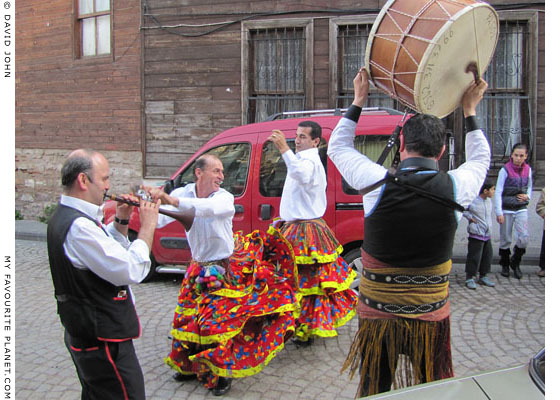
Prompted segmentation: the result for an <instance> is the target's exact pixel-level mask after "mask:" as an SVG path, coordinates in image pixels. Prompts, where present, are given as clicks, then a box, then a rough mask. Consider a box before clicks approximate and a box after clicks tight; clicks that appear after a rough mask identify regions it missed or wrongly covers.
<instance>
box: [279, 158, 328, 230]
mask: <svg viewBox="0 0 560 400" xmlns="http://www.w3.org/2000/svg"><path fill="white" fill-rule="evenodd" d="M282 158H283V159H284V162H285V163H286V166H287V167H288V175H287V176H286V181H285V182H284V189H283V191H282V199H281V200H280V218H281V219H283V220H284V221H294V220H308V219H315V218H321V217H322V216H323V214H325V210H326V209H327V194H326V192H325V191H326V189H327V177H326V175H325V168H324V167H323V164H322V163H321V158H320V157H319V150H318V149H317V148H316V147H314V148H311V149H307V150H303V151H300V152H298V153H297V154H294V152H293V151H292V150H288V151H286V152H284V153H283V154H282Z"/></svg>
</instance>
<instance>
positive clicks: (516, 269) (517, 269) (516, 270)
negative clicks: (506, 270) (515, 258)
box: [511, 265, 523, 279]
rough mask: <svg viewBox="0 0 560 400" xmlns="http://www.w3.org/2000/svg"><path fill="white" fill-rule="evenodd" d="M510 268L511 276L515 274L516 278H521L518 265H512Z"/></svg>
mask: <svg viewBox="0 0 560 400" xmlns="http://www.w3.org/2000/svg"><path fill="white" fill-rule="evenodd" d="M511 269H513V276H515V277H516V278H517V279H521V278H522V277H523V273H521V268H519V265H517V266H515V267H514V266H512V267H511Z"/></svg>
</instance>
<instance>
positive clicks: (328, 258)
mask: <svg viewBox="0 0 560 400" xmlns="http://www.w3.org/2000/svg"><path fill="white" fill-rule="evenodd" d="M280 231H281V232H282V234H283V235H284V236H285V237H286V239H287V240H288V241H289V242H290V244H291V245H292V248H293V250H294V255H295V260H296V264H297V269H298V278H299V288H298V299H299V301H300V309H299V310H298V311H297V312H296V313H295V317H296V319H297V321H296V332H295V334H296V337H297V338H298V339H299V340H301V341H307V340H309V338H310V337H313V336H319V337H332V336H336V335H337V333H336V328H338V327H340V326H342V325H344V324H346V323H347V322H348V321H350V319H352V317H354V315H356V305H357V302H358V297H357V295H356V293H355V292H354V291H353V290H352V289H350V285H351V283H352V282H353V281H354V279H355V278H356V272H354V271H353V270H352V268H350V266H349V265H348V264H347V263H346V262H345V261H344V259H343V258H342V257H341V256H340V254H341V253H342V246H341V245H340V243H339V242H338V240H337V239H336V238H335V236H334V233H333V231H332V230H331V229H330V228H329V226H328V225H327V224H326V222H325V221H324V220H323V219H322V218H319V219H314V220H308V221H297V222H284V224H283V225H282V226H281V227H280Z"/></svg>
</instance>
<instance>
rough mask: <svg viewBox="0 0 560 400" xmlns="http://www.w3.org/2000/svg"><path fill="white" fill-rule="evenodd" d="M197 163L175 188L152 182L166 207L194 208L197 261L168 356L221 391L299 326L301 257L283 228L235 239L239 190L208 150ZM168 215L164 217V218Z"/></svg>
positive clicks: (184, 288)
mask: <svg viewBox="0 0 560 400" xmlns="http://www.w3.org/2000/svg"><path fill="white" fill-rule="evenodd" d="M193 167H194V174H195V182H194V183H191V184H188V185H186V186H185V187H182V188H177V189H175V190H173V191H172V192H171V193H170V194H169V195H168V194H166V193H164V192H163V191H162V190H161V189H154V188H146V189H147V190H148V192H149V193H150V194H151V196H152V198H154V199H161V201H162V203H164V204H166V205H165V206H162V207H166V208H168V207H171V208H174V209H179V210H185V211H186V210H191V209H193V208H194V212H195V217H194V221H193V224H192V227H191V228H190V230H189V231H188V232H187V238H188V242H189V246H190V249H191V253H192V261H191V264H190V265H189V268H188V270H187V272H186V273H185V277H184V279H183V282H182V285H181V290H180V292H179V299H178V304H177V308H176V309H175V316H174V319H173V328H172V330H171V336H172V337H173V341H172V345H171V351H170V353H169V355H168V357H166V359H165V362H166V364H167V365H169V366H170V367H171V368H172V369H174V370H175V371H177V373H176V374H175V375H174V378H175V379H176V380H178V381H183V380H188V379H192V378H194V377H195V376H196V378H197V379H199V380H200V381H201V382H203V384H204V386H205V387H206V388H208V389H211V390H212V393H213V394H214V395H216V396H222V395H224V394H225V393H227V392H228V391H229V390H230V388H231V380H232V379H231V377H235V378H241V377H245V376H250V375H254V374H256V373H258V372H259V371H261V369H262V368H263V367H264V366H265V365H266V364H267V363H268V361H270V359H271V358H272V357H274V356H275V355H276V353H277V352H279V351H280V350H281V349H282V348H283V347H284V340H285V338H286V337H290V336H291V334H292V333H293V330H294V325H295V320H294V317H293V315H292V313H291V311H294V310H296V309H297V298H296V293H295V292H296V283H295V278H294V277H293V272H294V262H293V258H292V257H290V255H291V251H290V247H289V244H288V243H287V242H286V240H285V239H284V238H283V237H281V235H280V233H279V232H278V231H274V232H270V233H264V232H259V231H255V232H253V233H251V234H249V235H246V236H242V235H241V234H239V233H238V234H236V236H235V239H234V235H233V232H232V219H233V216H234V214H235V208H234V198H233V196H232V195H231V194H230V193H229V192H228V191H226V190H225V189H222V188H221V187H220V185H221V184H222V182H223V180H224V168H223V165H222V162H221V161H220V160H219V159H218V158H217V157H216V156H214V155H211V154H205V155H202V156H201V157H199V158H198V159H197V160H196V161H195V163H194V166H193ZM169 221H171V219H170V218H168V217H165V216H161V217H160V225H164V224H165V223H167V222H169ZM265 315H266V318H264V316H265Z"/></svg>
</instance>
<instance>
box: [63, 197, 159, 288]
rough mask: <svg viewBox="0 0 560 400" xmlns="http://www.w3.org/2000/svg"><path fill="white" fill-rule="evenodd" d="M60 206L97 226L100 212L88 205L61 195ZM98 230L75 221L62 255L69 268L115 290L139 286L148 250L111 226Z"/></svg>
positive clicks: (141, 242)
mask: <svg viewBox="0 0 560 400" xmlns="http://www.w3.org/2000/svg"><path fill="white" fill-rule="evenodd" d="M60 204H62V205H64V206H68V207H71V208H74V209H76V210H78V211H81V212H83V213H84V214H86V215H88V216H89V217H91V218H93V219H95V220H96V221H98V222H99V223H100V221H101V219H102V217H103V208H102V207H99V206H96V205H95V204H92V203H90V202H87V201H84V200H81V199H78V198H75V197H70V196H65V195H62V196H61V197H60ZM103 227H104V228H105V231H106V232H107V233H108V234H109V236H107V235H106V234H105V233H104V232H103V230H101V229H99V226H97V225H96V224H95V223H94V222H93V221H91V220H89V219H87V218H85V217H79V218H76V219H75V220H74V222H73V223H72V226H71V227H70V230H69V231H68V234H67V235H66V240H65V241H64V245H63V247H64V252H65V254H66V256H67V257H68V258H69V259H70V262H71V263H72V265H73V266H74V267H76V268H78V269H89V270H91V271H92V272H93V273H94V274H96V275H97V276H99V277H100V278H102V279H105V280H106V281H108V282H111V283H112V284H113V285H115V286H121V285H128V284H131V283H140V282H142V280H143V279H144V278H145V277H146V275H148V272H150V264H151V261H150V249H149V248H148V245H147V244H146V242H144V241H143V240H141V239H138V240H135V241H134V242H132V243H130V241H129V240H128V238H127V237H126V236H124V235H122V234H121V233H120V232H119V231H118V230H117V229H116V228H115V227H114V223H111V224H109V225H107V226H103Z"/></svg>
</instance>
